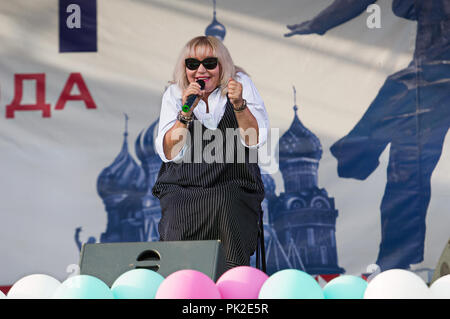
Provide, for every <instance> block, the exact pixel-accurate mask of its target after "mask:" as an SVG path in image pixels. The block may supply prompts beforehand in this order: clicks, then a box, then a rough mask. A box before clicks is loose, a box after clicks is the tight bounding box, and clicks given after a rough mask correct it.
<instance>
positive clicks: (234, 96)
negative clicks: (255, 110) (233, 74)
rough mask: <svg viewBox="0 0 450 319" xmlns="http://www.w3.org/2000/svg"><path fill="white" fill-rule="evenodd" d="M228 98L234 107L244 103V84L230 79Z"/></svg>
mask: <svg viewBox="0 0 450 319" xmlns="http://www.w3.org/2000/svg"><path fill="white" fill-rule="evenodd" d="M228 98H229V99H230V102H231V104H233V106H234V107H239V106H241V105H242V104H243V103H244V100H243V99H242V84H241V83H239V82H238V81H235V80H233V79H232V78H230V79H229V80H228Z"/></svg>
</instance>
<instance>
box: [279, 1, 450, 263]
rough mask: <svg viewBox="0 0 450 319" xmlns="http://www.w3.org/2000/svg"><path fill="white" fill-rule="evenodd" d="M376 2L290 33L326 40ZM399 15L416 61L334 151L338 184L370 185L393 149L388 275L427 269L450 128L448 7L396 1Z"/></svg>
mask: <svg viewBox="0 0 450 319" xmlns="http://www.w3.org/2000/svg"><path fill="white" fill-rule="evenodd" d="M375 2H376V0H336V1H334V2H333V3H332V4H331V5H330V6H329V7H328V8H326V9H325V10H324V11H322V12H321V13H319V14H318V15H317V16H316V17H315V18H313V19H312V20H309V21H305V22H303V23H300V24H296V25H289V26H287V27H288V28H289V29H290V30H291V32H289V33H287V34H285V36H286V37H289V36H292V35H295V34H311V33H317V34H321V35H322V34H325V32H326V31H327V30H329V29H331V28H333V27H335V26H338V25H340V24H343V23H345V22H346V21H349V20H350V19H352V18H354V17H356V16H358V15H359V14H361V13H362V12H363V11H364V10H365V9H366V7H367V6H368V5H370V4H372V3H375ZM392 11H393V12H394V14H395V15H397V16H399V17H401V18H405V19H409V20H415V21H417V37H416V46H415V51H414V58H413V61H412V62H411V63H410V64H409V66H408V67H407V68H406V69H404V70H401V71H399V72H397V73H395V74H392V75H390V76H389V77H388V78H387V79H386V81H385V83H384V85H383V86H382V88H381V89H380V91H379V92H378V95H377V96H376V98H375V99H374V100H373V102H372V103H371V105H370V106H369V108H368V109H367V111H366V113H365V114H364V115H363V117H362V118H361V119H360V121H359V122H358V123H357V124H356V125H355V127H354V128H353V129H352V130H351V131H350V133H348V135H347V136H345V137H343V138H341V139H340V140H339V141H337V142H336V143H334V144H333V145H332V146H331V148H330V150H331V153H332V154H333V156H335V157H336V159H337V160H338V174H339V176H340V177H346V178H355V179H360V180H364V179H366V178H367V177H368V176H369V175H370V174H371V173H372V172H373V171H374V170H375V169H376V168H377V166H378V164H379V156H380V154H381V153H382V152H383V150H384V149H385V148H386V146H387V145H388V144H389V143H390V144H391V146H390V152H389V163H388V168H387V184H386V188H385V192H384V196H383V200H382V202H381V207H380V210H381V243H380V248H379V253H378V258H377V261H376V263H377V264H378V265H379V266H380V267H381V269H382V270H386V269H392V268H403V269H408V268H409V267H410V265H412V264H416V263H420V262H422V261H423V255H424V243H425V230H426V213H427V208H428V204H429V201H430V196H431V186H430V180H431V175H432V173H433V170H434V168H435V167H436V164H437V163H438V161H439V158H440V156H441V152H442V145H443V142H444V139H445V135H446V134H447V131H448V128H449V123H450V0H394V1H393V3H392Z"/></svg>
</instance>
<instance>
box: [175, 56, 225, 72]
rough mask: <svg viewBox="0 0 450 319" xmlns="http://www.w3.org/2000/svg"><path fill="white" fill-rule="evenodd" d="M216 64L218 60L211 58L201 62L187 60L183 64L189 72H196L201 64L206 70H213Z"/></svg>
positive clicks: (191, 59) (192, 59)
mask: <svg viewBox="0 0 450 319" xmlns="http://www.w3.org/2000/svg"><path fill="white" fill-rule="evenodd" d="M218 62H219V60H218V59H217V58H213V57H211V58H206V59H204V60H203V61H199V60H197V59H194V58H188V59H186V60H184V63H185V64H186V67H187V68H188V69H189V70H197V69H198V67H199V66H200V64H203V66H204V67H205V68H206V69H208V70H213V69H215V68H216V66H217V63H218Z"/></svg>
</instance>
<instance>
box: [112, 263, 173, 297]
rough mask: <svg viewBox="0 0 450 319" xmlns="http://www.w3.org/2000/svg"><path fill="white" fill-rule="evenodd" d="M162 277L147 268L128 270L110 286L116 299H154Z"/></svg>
mask: <svg viewBox="0 0 450 319" xmlns="http://www.w3.org/2000/svg"><path fill="white" fill-rule="evenodd" d="M163 280H164V277H163V276H161V275H160V274H158V273H157V272H155V271H152V270H148V269H133V270H129V271H127V272H125V273H123V274H122V275H120V276H119V278H117V279H116V280H115V281H114V283H113V284H112V286H111V291H112V293H113V295H114V298H116V299H154V298H155V295H156V291H158V288H159V285H160V284H161V283H162V282H163Z"/></svg>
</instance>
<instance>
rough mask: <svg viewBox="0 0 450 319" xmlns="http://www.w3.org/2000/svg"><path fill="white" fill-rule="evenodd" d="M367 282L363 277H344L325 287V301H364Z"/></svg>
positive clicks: (335, 279) (337, 278)
mask: <svg viewBox="0 0 450 319" xmlns="http://www.w3.org/2000/svg"><path fill="white" fill-rule="evenodd" d="M366 288H367V282H366V281H365V280H364V279H362V278H361V277H356V276H350V275H343V276H339V277H336V278H334V279H333V280H331V281H330V282H329V283H327V284H326V285H325V287H323V294H324V296H325V299H363V298H364V292H365V291H366Z"/></svg>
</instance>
